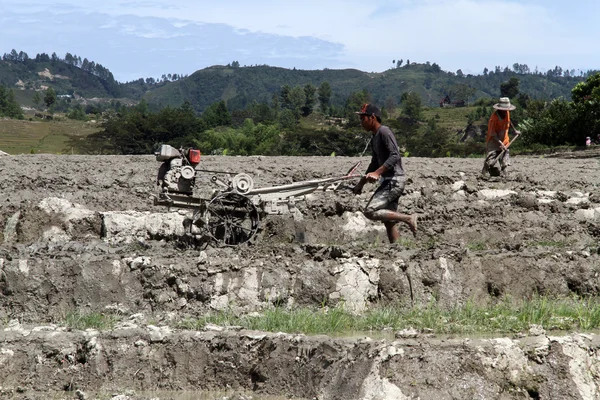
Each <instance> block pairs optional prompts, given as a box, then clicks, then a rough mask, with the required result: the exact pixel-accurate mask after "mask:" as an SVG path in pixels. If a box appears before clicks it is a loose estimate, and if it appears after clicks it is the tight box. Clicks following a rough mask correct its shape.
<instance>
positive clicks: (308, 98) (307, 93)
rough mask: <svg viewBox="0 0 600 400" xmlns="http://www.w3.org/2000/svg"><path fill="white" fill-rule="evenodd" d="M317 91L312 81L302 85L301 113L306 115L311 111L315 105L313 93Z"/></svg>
mask: <svg viewBox="0 0 600 400" xmlns="http://www.w3.org/2000/svg"><path fill="white" fill-rule="evenodd" d="M316 92H317V88H316V87H315V86H314V85H313V84H312V83H307V84H306V85H305V86H304V97H305V99H304V106H303V107H302V115H303V116H305V117H307V116H309V115H310V114H311V113H312V112H313V107H314V105H315V100H316V98H315V94H316Z"/></svg>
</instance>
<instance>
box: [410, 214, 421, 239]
mask: <svg viewBox="0 0 600 400" xmlns="http://www.w3.org/2000/svg"><path fill="white" fill-rule="evenodd" d="M418 218H419V214H413V215H411V216H410V222H409V223H408V226H409V228H410V231H411V232H412V234H413V236H414V237H417V219H418Z"/></svg>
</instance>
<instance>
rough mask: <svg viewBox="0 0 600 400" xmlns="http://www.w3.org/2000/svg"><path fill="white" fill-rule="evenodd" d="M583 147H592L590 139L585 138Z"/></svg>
mask: <svg viewBox="0 0 600 400" xmlns="http://www.w3.org/2000/svg"><path fill="white" fill-rule="evenodd" d="M585 145H586V146H591V145H592V138H591V137H589V136H588V137H586V138H585Z"/></svg>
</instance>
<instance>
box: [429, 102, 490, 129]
mask: <svg viewBox="0 0 600 400" xmlns="http://www.w3.org/2000/svg"><path fill="white" fill-rule="evenodd" d="M477 108H478V107H431V108H428V107H424V108H423V119H424V120H429V119H431V118H434V119H435V120H436V121H437V126H438V127H440V128H445V129H450V130H451V131H453V132H456V131H457V130H459V129H460V130H462V129H465V127H466V126H467V121H468V117H467V116H468V115H469V114H471V113H472V112H473V111H475V110H477ZM490 113H491V112H490ZM487 118H489V115H488V116H487ZM475 123H476V124H477V123H485V124H487V122H486V121H483V119H482V120H481V121H475Z"/></svg>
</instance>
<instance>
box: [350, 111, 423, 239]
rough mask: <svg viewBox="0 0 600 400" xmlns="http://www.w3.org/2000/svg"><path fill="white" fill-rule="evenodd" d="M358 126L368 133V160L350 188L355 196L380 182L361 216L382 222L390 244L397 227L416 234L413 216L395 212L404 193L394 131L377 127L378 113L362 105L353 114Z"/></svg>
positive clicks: (415, 215)
mask: <svg viewBox="0 0 600 400" xmlns="http://www.w3.org/2000/svg"><path fill="white" fill-rule="evenodd" d="M356 114H358V116H359V118H360V123H361V125H362V127H363V128H364V129H365V130H367V131H369V132H371V133H372V134H373V137H372V138H371V150H372V158H371V163H370V164H369V167H368V168H367V171H366V173H365V175H364V176H363V177H362V178H361V179H360V181H359V182H358V183H357V184H356V186H355V187H354V189H353V192H354V193H355V194H360V193H362V189H363V186H364V185H365V183H367V182H376V181H380V184H379V187H377V190H375V193H373V196H371V199H370V200H369V203H367V206H366V207H365V210H364V214H365V217H367V218H369V219H370V220H374V221H382V222H383V224H384V225H385V229H386V231H387V236H388V239H389V241H390V243H394V242H396V241H397V240H398V239H399V238H400V233H399V232H398V227H397V224H398V222H404V223H405V224H406V225H408V227H409V229H410V230H411V232H412V234H413V235H414V236H416V235H417V214H413V215H407V214H401V213H399V212H398V211H397V209H398V200H399V199H400V196H401V195H402V193H403V192H404V184H405V176H404V167H403V165H402V157H400V150H399V149H398V143H397V142H396V137H395V136H394V132H392V130H391V129H390V128H388V127H387V126H385V125H381V111H380V110H379V108H377V107H376V106H374V105H372V104H365V105H364V106H363V107H362V109H361V110H360V111H358V112H356Z"/></svg>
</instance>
